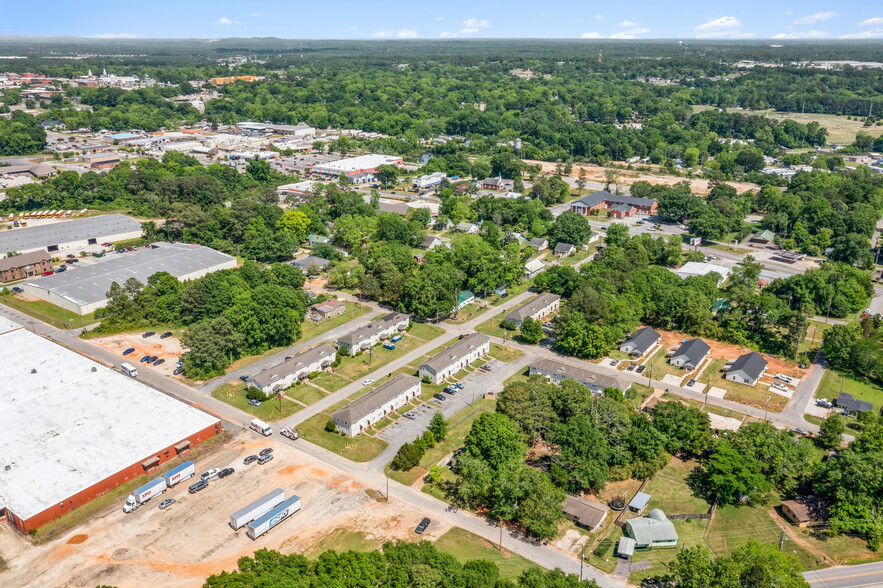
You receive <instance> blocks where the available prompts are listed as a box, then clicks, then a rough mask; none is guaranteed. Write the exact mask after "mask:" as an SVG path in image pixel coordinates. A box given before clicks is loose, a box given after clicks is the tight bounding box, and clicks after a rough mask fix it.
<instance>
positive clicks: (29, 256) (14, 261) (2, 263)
mask: <svg viewBox="0 0 883 588" xmlns="http://www.w3.org/2000/svg"><path fill="white" fill-rule="evenodd" d="M50 259H52V257H51V256H50V255H49V254H48V253H46V252H45V251H32V252H31V253H24V254H22V255H13V256H12V257H4V258H3V259H0V272H5V271H6V270H8V269H12V268H14V267H24V266H26V265H33V264H35V263H40V262H41V261H49V260H50Z"/></svg>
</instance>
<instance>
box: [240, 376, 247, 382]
mask: <svg viewBox="0 0 883 588" xmlns="http://www.w3.org/2000/svg"><path fill="white" fill-rule="evenodd" d="M239 379H240V380H242V381H243V382H247V381H248V376H239Z"/></svg>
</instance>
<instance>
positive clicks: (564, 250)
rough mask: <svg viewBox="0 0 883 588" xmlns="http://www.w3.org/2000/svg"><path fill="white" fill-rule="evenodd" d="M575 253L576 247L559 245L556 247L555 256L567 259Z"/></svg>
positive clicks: (566, 244)
mask: <svg viewBox="0 0 883 588" xmlns="http://www.w3.org/2000/svg"><path fill="white" fill-rule="evenodd" d="M575 251H576V247H574V246H573V245H571V244H570V243H558V244H557V245H555V255H560V256H562V257H567V256H568V255H573V253H574V252H575Z"/></svg>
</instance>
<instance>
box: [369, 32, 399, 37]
mask: <svg viewBox="0 0 883 588" xmlns="http://www.w3.org/2000/svg"><path fill="white" fill-rule="evenodd" d="M394 34H396V32H395V31H377V32H376V33H374V34H373V35H371V36H372V37H377V38H378V39H388V38H389V37H392V36H393V35H394Z"/></svg>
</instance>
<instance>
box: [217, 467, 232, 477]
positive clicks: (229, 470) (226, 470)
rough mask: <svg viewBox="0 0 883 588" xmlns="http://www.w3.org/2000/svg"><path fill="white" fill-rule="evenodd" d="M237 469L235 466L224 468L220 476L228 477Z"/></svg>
mask: <svg viewBox="0 0 883 588" xmlns="http://www.w3.org/2000/svg"><path fill="white" fill-rule="evenodd" d="M235 471H236V470H234V469H233V468H224V469H223V470H221V473H219V474H218V477H219V478H226V477H227V476H229V475H231V474H232V473H233V472H235Z"/></svg>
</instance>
